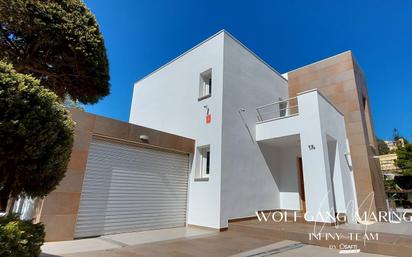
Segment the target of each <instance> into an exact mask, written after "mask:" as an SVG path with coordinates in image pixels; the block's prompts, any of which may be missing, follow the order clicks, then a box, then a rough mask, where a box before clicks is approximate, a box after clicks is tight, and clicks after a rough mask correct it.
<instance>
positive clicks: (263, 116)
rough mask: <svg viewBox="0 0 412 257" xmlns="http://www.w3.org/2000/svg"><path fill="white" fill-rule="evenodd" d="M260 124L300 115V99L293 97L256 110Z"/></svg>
mask: <svg viewBox="0 0 412 257" xmlns="http://www.w3.org/2000/svg"><path fill="white" fill-rule="evenodd" d="M256 112H257V118H258V121H257V122H258V123H263V122H268V121H273V120H277V119H282V118H286V117H290V116H294V115H299V106H298V98H297V97H292V98H289V99H285V100H280V101H277V102H274V103H270V104H266V105H263V106H260V107H257V108H256Z"/></svg>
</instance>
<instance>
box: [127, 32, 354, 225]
mask: <svg viewBox="0 0 412 257" xmlns="http://www.w3.org/2000/svg"><path fill="white" fill-rule="evenodd" d="M288 87H289V85H288V79H287V74H285V75H284V76H282V75H281V74H279V73H278V72H277V71H276V70H274V69H273V68H272V67H270V66H269V65H268V64H267V63H265V62H264V61H262V59H260V58H259V57H258V56H256V55H255V54H254V53H253V52H252V51H250V50H249V49H248V48H247V47H245V46H244V45H243V44H241V43H240V42H239V41H238V40H236V39H235V38H234V37H233V36H231V35H230V34H229V33H227V32H226V31H221V32H219V33H217V34H215V35H214V36H212V37H210V38H209V39H207V40H205V41H204V42H202V43H200V44H199V45H197V46H195V47H194V48H192V49H190V50H189V51H187V52H185V53H184V54H182V55H181V56H179V57H177V58H176V59H174V60H172V61H170V62H169V63H167V64H166V65H164V66H162V67H161V68H159V69H157V70H156V71H154V72H153V73H151V74H149V75H148V76H146V77H144V78H143V79H141V80H139V81H137V82H136V83H135V85H134V92H133V100H132V106H131V111H130V120H129V122H130V123H133V124H137V125H139V126H143V127H147V128H151V129H155V130H159V131H163V132H167V133H171V134H176V135H179V136H182V137H187V138H191V139H194V140H195V152H194V155H193V156H191V157H190V161H189V176H188V181H189V182H188V189H187V207H186V224H191V225H198V226H204V227H210V228H216V229H223V228H227V227H228V221H229V220H231V219H237V218H245V217H251V216H255V212H256V211H260V210H299V211H306V212H307V218H308V220H310V221H323V222H333V221H334V220H335V215H336V213H344V214H346V215H347V216H349V217H353V215H354V211H356V208H357V206H358V203H357V194H356V190H355V182H354V175H353V171H352V167H351V165H352V164H351V156H350V154H349V153H350V151H349V144H348V141H347V131H346V127H345V118H344V115H343V114H342V112H340V111H339V110H338V109H337V108H336V107H335V106H334V104H332V103H331V101H329V100H328V99H327V98H326V97H325V96H324V95H323V94H322V93H320V92H319V91H318V90H316V85H313V89H312V90H306V91H303V92H299V93H298V94H297V96H296V97H292V98H290V95H289V93H290V92H289V88H288Z"/></svg>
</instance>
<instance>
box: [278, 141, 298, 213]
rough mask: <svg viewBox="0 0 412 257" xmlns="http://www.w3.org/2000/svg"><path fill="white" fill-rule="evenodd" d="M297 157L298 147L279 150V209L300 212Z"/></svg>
mask: <svg viewBox="0 0 412 257" xmlns="http://www.w3.org/2000/svg"><path fill="white" fill-rule="evenodd" d="M298 157H301V154H300V145H296V146H287V147H283V148H281V149H279V166H280V168H279V171H278V172H279V174H280V181H279V182H280V183H279V191H280V209H282V210H300V196H299V187H298V186H299V181H298V159H297V158H298Z"/></svg>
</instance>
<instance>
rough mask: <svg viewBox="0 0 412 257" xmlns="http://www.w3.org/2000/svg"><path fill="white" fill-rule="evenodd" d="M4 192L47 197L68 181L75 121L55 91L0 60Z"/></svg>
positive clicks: (0, 180) (0, 183) (0, 161)
mask: <svg viewBox="0 0 412 257" xmlns="http://www.w3.org/2000/svg"><path fill="white" fill-rule="evenodd" d="M0 110H1V111H0V142H1V144H0V188H1V187H2V186H3V187H4V188H6V189H7V191H9V192H11V194H12V195H13V196H18V195H21V194H24V195H25V196H31V197H43V196H45V195H47V194H48V193H50V192H51V191H52V190H54V189H55V188H56V186H57V185H58V184H59V182H60V181H61V179H62V178H63V177H64V173H65V172H66V167H67V164H68V162H69V158H70V153H71V149H72V145H73V128H74V122H73V120H72V119H71V118H70V115H69V113H68V111H67V110H66V109H65V108H64V106H63V105H62V104H61V103H60V102H59V98H58V97H57V96H56V94H54V93H53V92H52V91H50V90H48V89H46V88H44V87H42V86H41V85H40V81H39V80H37V79H34V78H33V77H32V76H29V75H25V74H21V73H18V72H16V71H15V70H14V69H13V68H12V66H11V65H8V64H5V63H4V62H2V61H0Z"/></svg>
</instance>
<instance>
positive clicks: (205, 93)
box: [199, 69, 212, 100]
mask: <svg viewBox="0 0 412 257" xmlns="http://www.w3.org/2000/svg"><path fill="white" fill-rule="evenodd" d="M211 95H212V69H209V70H207V71H205V72H202V73H201V74H200V85H199V100H203V99H205V98H208V97H210V96H211Z"/></svg>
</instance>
